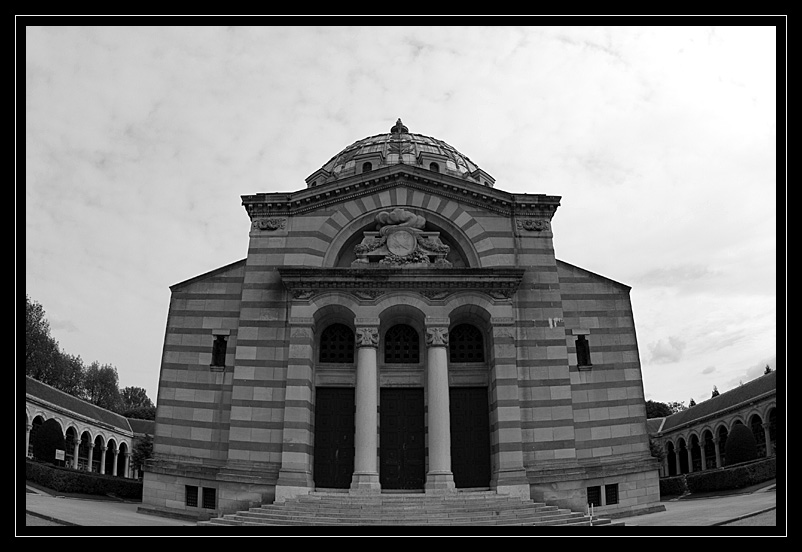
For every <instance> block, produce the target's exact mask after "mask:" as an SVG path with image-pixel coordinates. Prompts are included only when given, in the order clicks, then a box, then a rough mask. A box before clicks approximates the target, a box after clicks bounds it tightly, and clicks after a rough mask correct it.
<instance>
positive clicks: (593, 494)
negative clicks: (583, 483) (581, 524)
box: [588, 485, 602, 507]
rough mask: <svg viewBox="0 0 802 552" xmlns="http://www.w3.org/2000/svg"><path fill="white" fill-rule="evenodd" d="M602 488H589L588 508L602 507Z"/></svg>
mask: <svg viewBox="0 0 802 552" xmlns="http://www.w3.org/2000/svg"><path fill="white" fill-rule="evenodd" d="M601 505H602V503H601V487H600V486H598V485H597V486H595V487H588V506H594V507H595V506H601Z"/></svg>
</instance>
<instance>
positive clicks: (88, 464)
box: [86, 441, 95, 472]
mask: <svg viewBox="0 0 802 552" xmlns="http://www.w3.org/2000/svg"><path fill="white" fill-rule="evenodd" d="M86 445H87V447H88V448H89V453H88V454H87V455H86V471H88V472H91V471H92V450H93V449H94V448H95V443H93V442H91V441H89V442H88V443H87V444H86Z"/></svg>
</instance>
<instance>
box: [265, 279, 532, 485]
mask: <svg viewBox="0 0 802 552" xmlns="http://www.w3.org/2000/svg"><path fill="white" fill-rule="evenodd" d="M279 271H280V272H281V275H282V279H283V282H284V284H285V286H287V288H288V289H289V290H290V291H291V293H292V294H293V296H294V297H295V299H294V300H293V301H292V302H291V305H290V325H291V327H298V328H300V326H301V325H306V327H307V328H310V329H311V331H310V332H309V334H308V335H307V333H306V332H300V331H299V332H296V333H294V334H293V335H295V336H296V338H295V339H293V341H292V343H291V349H292V351H293V353H291V355H292V357H298V358H303V359H310V365H311V369H310V370H308V371H306V370H296V369H294V368H293V358H291V359H289V361H290V365H289V367H288V370H291V371H292V372H290V374H288V381H292V383H293V385H294V386H297V387H298V388H299V389H300V388H305V389H309V390H310V391H311V399H310V404H309V408H310V410H311V411H313V412H314V415H309V416H301V418H303V419H309V420H310V421H311V420H312V419H313V418H314V419H317V418H318V417H330V415H332V414H329V413H327V412H324V411H321V410H320V409H321V408H324V407H323V406H322V405H321V404H319V403H318V402H317V400H316V395H317V393H316V391H315V390H318V391H320V390H321V389H331V388H348V387H350V388H352V389H354V394H353V396H354V404H353V412H354V414H355V415H354V418H353V420H354V422H353V424H354V425H353V449H352V450H353V451H352V453H351V454H353V474H352V477H351V480H350V484H349V485H347V488H348V489H349V492H351V493H357V494H366V493H367V494H369V493H379V492H381V491H382V489H385V490H386V489H389V488H406V489H415V488H416V489H421V490H424V491H425V492H427V493H441V492H451V491H454V490H455V489H456V485H455V479H454V474H453V472H452V466H451V454H452V453H451V450H452V436H451V424H452V421H451V407H450V398H449V397H450V390H451V389H456V388H472V389H477V388H478V389H480V390H481V389H482V388H484V389H485V390H487V391H486V393H485V397H486V399H485V400H484V402H482V401H480V402H479V403H478V404H479V405H481V406H480V408H483V409H485V410H486V412H485V418H486V419H489V418H490V417H491V416H492V417H493V418H498V416H499V414H498V413H497V412H494V413H491V412H487V411H488V410H491V409H493V406H492V403H491V402H490V399H489V398H490V389H491V388H492V387H493V386H492V379H493V373H494V372H495V369H494V368H495V358H496V356H499V358H503V357H504V355H505V353H504V352H503V349H504V348H505V347H506V344H505V343H504V339H503V338H502V339H501V342H500V347H501V348H499V349H498V352H497V351H496V348H495V346H494V341H495V338H494V331H493V328H494V326H496V327H503V323H504V322H505V321H506V322H510V321H511V320H512V316H511V304H510V302H509V301H493V300H490V299H489V298H487V297H482V296H481V295H480V294H479V293H461V294H454V295H449V296H448V297H446V298H444V299H441V300H432V301H427V300H426V299H424V298H422V297H421V295H420V294H419V293H418V292H417V291H416V292H412V291H410V290H408V288H409V286H411V285H412V284H413V282H414V281H418V282H419V283H421V285H425V284H423V283H424V282H425V283H428V284H429V285H432V283H433V282H436V280H435V279H433V278H428V279H427V278H426V277H425V276H424V277H423V278H419V277H417V276H418V275H415V276H416V277H415V278H412V274H411V273H410V271H404V270H392V271H382V272H381V273H380V272H375V273H374V275H375V276H378V275H379V274H381V277H382V279H381V282H382V283H381V284H380V286H381V287H380V288H379V289H381V290H382V293H381V294H379V293H376V294H375V299H370V298H368V297H367V296H366V295H360V294H355V293H353V292H352V289H353V285H354V281H353V279H352V278H342V279H339V281H337V280H338V279H336V278H334V277H335V276H337V274H336V272H337V269H333V272H332V270H328V271H325V270H320V269H299V268H293V269H279ZM435 272H437V275H436V276H438V277H439V278H440V279H441V280H440V285H441V286H443V287H445V286H447V285H448V284H449V281H451V279H452V278H454V279H456V278H459V279H461V282H462V285H463V286H464V285H465V280H466V277H467V274H466V273H467V271H464V270H456V269H450V270H445V271H444V270H442V269H441V270H437V271H435ZM445 272H449V273H451V274H449V275H448V278H447V279H443V278H444V277H445V276H446V274H445ZM491 272H493V274H484V275H482V276H484V277H486V278H490V277H492V278H493V279H494V281H495V282H496V285H503V282H506V283H507V284H508V285H509V286H510V287H513V288H514V286H515V285H516V283H517V280H518V279H519V277H520V274H519V273H516V272H515V271H509V270H506V271H505V270H494V271H491ZM316 274H317V276H318V277H322V276H323V275H324V274H325V275H326V276H327V280H326V283H327V284H328V285H329V289H327V290H326V292H325V293H317V292H307V293H303V292H301V291H299V288H300V287H301V286H303V288H305V289H309V288H312V289H314V287H315V286H316V285H319V281H316V279H315V275H316ZM429 276H435V275H429ZM472 277H473V278H474V279H475V281H476V282H477V285H478V279H477V274H473V275H472ZM499 281H501V282H502V284H499ZM335 282H337V283H339V284H340V286H341V287H340V288H339V289H331V288H333V287H335V286H334V283H335ZM385 290H386V291H385ZM452 316H453V318H452ZM493 322H495V324H494V323H493ZM466 323H469V324H467V325H470V326H472V327H474V329H475V331H474V333H473V334H471V335H473V336H474V337H475V336H478V337H479V339H480V340H481V341H482V345H481V348H482V350H486V351H487V352H488V354H487V358H486V359H485V358H483V359H482V360H481V362H478V361H477V362H471V361H474V360H476V359H473V358H468V359H467V360H468V362H458V363H450V362H449V356H450V355H449V335H450V334H449V330H450V329H451V328H453V327H455V326H458V325H461V326H465V325H466ZM333 324H339V325H342V326H345V327H347V328H348V329H350V331H351V332H353V336H354V337H353V348H354V354H353V355H352V357H351V356H349V355H348V354H347V353H346V354H344V355H342V358H343V359H344V361H343V362H340V363H335V362H331V360H332V358H333V356H334V355H332V354H329V353H325V351H328V350H329V349H330V348H331V347H332V346H331V344H329V343H328V342H326V339H328V338H324V337H323V334H324V333H326V329H327V328H329V327H330V326H332V325H333ZM509 331H510V330H509V329H507V332H509ZM505 335H507V334H505ZM301 336H302V337H303V339H302V340H299V338H300V337H301ZM324 353H325V354H324ZM351 358H352V359H353V361H352V362H348V360H349V359H351ZM460 360H466V359H462V358H461V359H460ZM301 373H303V374H305V377H304V378H303V379H302V380H300V381H299V380H298V379H297V378H291V377H289V376H290V375H292V374H301ZM416 389H417V390H420V391H421V395H419V396H421V397H423V400H417V402H416V399H414V395H409V393H406V398H403V397H402V396H401V395H399V393H401V392H403V391H404V390H408V391H410V392H412V391H414V390H416ZM392 390H396V391H398V393H395V395H393V394H391V393H389V391H392ZM385 391H388V393H385ZM394 401H395V402H394ZM398 401H405V406H404V407H403V408H401V409H400V410H399V411H397V412H391V410H392V409H394V408H395V409H397V410H398V407H397V405H398ZM394 405H395V406H394ZM416 405H417V406H416ZM418 417H419V419H420V420H422V421H423V423H422V424H421V431H420V433H418V432H417V431H416V430H415V429H414V427H413V426H414V425H415V423H416V422H415V421H414V420H415V419H416V418H418ZM465 419H469V418H465ZM294 426H295V424H292V425H291V426H290V425H288V424H286V423H285V428H286V429H285V433H287V429H289V434H291V435H292V436H293V437H294V438H296V439H297V438H298V437H299V436H302V437H303V438H304V439H305V442H303V443H301V442H297V441H296V442H295V443H294V446H293V449H294V450H296V451H308V452H305V453H300V454H299V453H298V452H296V453H295V454H293V455H291V456H290V455H287V454H286V453H285V454H284V455H283V457H282V458H283V459H284V458H286V459H287V460H288V461H287V462H284V461H283V462H282V467H281V469H280V472H279V485H278V486H277V489H276V496H277V498H287V497H291V496H297V495H299V494H306V493H308V492H310V491H312V490H314V489H315V488H316V487H319V486H320V483H319V482H318V481H317V479H318V478H317V477H316V474H315V473H314V466H315V458H316V454H318V453H321V454H322V451H321V450H320V447H321V439H320V438H318V437H317V436H316V431H315V428H314V427H310V428H309V430H308V431H300V432H299V430H298V428H297V427H294ZM310 426H314V424H310ZM461 430H462V432H461V434H460V435H461V436H464V435H465V432H466V431H468V432H469V433H470V431H471V429H470V428H467V429H466V428H464V427H463V428H461ZM476 430H477V431H479V432H481V433H482V435H479V436H477V438H476V439H477V440H478V441H479V442H482V441H484V442H485V443H488V445H487V446H486V447H485V448H484V450H485V451H486V452H485V453H486V454H487V455H488V458H487V459H486V461H485V463H484V465H485V466H488V468H487V469H488V471H489V469H490V468H489V467H490V466H494V469H495V468H496V467H506V464H507V461H506V460H505V458H506V457H507V456H508V453H507V451H504V452H503V453H500V452H496V453H495V455H494V456H493V457H492V458H491V457H490V455H491V452H490V451H491V447H490V446H489V443H491V442H498V440H499V436H498V435H495V436H494V435H491V434H490V424H489V423H488V422H485V423H484V424H478V426H477V428H476ZM421 438H422V439H423V442H422V443H421V442H420V439H421ZM343 441H344V442H345V441H347V439H345V438H343ZM285 442H286V440H285ZM418 446H419V448H418ZM418 450H419V451H420V452H419V453H418V452H416V451H418ZM327 454H329V453H328V452H327ZM335 454H340V455H342V454H348V452H347V451H345V449H342V450H338V451H337V452H336V453H335ZM418 454H419V455H420V456H419V458H420V460H419V461H418V460H416V458H418V456H417V455H418ZM499 454H503V458H502V456H499ZM300 459H303V465H304V466H305V468H304V469H303V470H301V472H303V473H299V467H300V466H301V464H300V463H299V462H298V460H300ZM517 459H518V460H519V462H520V463H519V465H518V466H516V467H517V469H518V471H519V472H521V473H523V465H522V460H523V456H522V454H518V456H517ZM290 460H292V462H290ZM418 466H420V467H421V468H423V470H422V471H421V474H422V476H423V477H421V478H420V479H418V478H417V476H416V475H414V474H413V472H414V470H417V469H419V468H418ZM398 470H401V471H400V472H399V471H398ZM404 470H408V471H404ZM391 471H392V472H393V475H390V472H391ZM495 471H496V472H497V471H498V470H497V469H495ZM504 477H505V476H504V474H501V475H499V474H498V473H495V474H494V475H492V477H491V474H490V473H488V475H487V476H486V479H485V481H490V482H491V483H490V486H491V487H493V488H496V483H497V482H498V481H499V480H500V479H499V478H501V480H502V481H503V480H504ZM322 481H323V479H322V478H321V482H322ZM415 481H419V483H415ZM285 482H287V483H290V484H284V485H283V484H282V483H285ZM485 485H487V484H485ZM521 487H522V488H521V489H519V490H518V492H519V493H520V494H524V495H528V492H527V491H528V485H526V483H525V482H524V483H523V484H522V485H521ZM502 492H505V493H508V492H509V489H506V488H505V489H502ZM516 494H518V493H516Z"/></svg>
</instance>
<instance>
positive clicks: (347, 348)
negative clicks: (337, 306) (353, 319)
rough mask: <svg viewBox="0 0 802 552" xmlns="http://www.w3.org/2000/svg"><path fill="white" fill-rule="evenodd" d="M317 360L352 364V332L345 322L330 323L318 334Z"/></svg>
mask: <svg viewBox="0 0 802 552" xmlns="http://www.w3.org/2000/svg"><path fill="white" fill-rule="evenodd" d="M318 362H332V363H335V364H352V363H353V362H354V332H352V331H351V328H349V327H348V326H346V325H345V324H332V325H331V326H329V327H328V328H326V329H325V330H323V333H322V334H321V336H320V352H319V355H318Z"/></svg>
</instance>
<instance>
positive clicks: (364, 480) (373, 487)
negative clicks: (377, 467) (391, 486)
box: [348, 472, 382, 495]
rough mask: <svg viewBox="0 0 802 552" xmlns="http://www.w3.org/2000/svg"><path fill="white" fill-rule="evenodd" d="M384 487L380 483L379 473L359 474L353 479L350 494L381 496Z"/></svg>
mask: <svg viewBox="0 0 802 552" xmlns="http://www.w3.org/2000/svg"><path fill="white" fill-rule="evenodd" d="M381 492H382V486H381V484H380V483H379V474H378V473H370V472H368V473H357V472H355V473H354V475H353V476H352V477H351V487H350V489H349V490H348V493H349V494H360V495H361V494H380V493H381Z"/></svg>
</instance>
